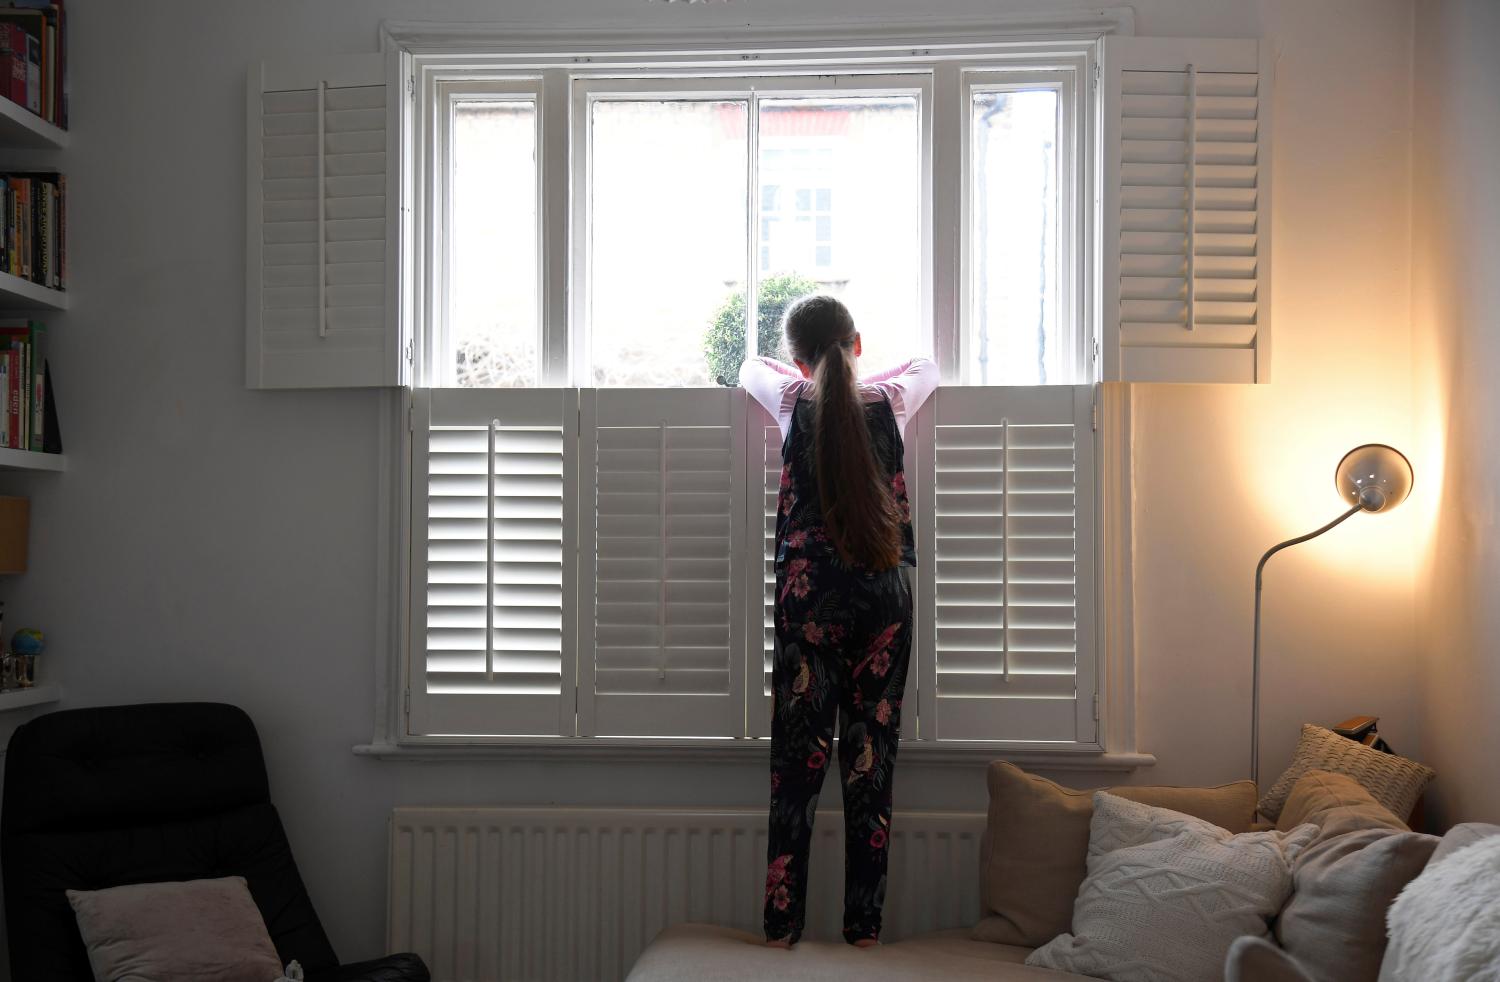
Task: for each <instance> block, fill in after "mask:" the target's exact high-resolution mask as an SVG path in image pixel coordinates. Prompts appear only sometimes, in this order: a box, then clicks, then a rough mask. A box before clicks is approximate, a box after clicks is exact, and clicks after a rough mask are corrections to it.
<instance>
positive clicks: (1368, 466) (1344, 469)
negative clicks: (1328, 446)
mask: <svg viewBox="0 0 1500 982" xmlns="http://www.w3.org/2000/svg"><path fill="white" fill-rule="evenodd" d="M1333 480H1334V484H1335V486H1336V487H1337V488H1338V492H1339V497H1341V498H1343V499H1344V501H1346V502H1347V503H1348V504H1349V505H1351V506H1352V505H1360V506H1362V507H1363V508H1364V510H1365V511H1389V510H1391V509H1392V508H1394V507H1396V506H1397V505H1399V504H1401V502H1403V501H1405V500H1406V496H1407V495H1409V494H1411V485H1412V480H1413V477H1412V470H1411V462H1410V461H1409V460H1407V459H1406V457H1405V456H1404V455H1402V453H1401V451H1399V450H1397V449H1396V448H1395V447H1388V446H1386V445H1385V444H1383V443H1367V444H1365V445H1364V446H1361V447H1355V448H1354V449H1353V450H1351V451H1349V452H1348V453H1346V454H1344V459H1343V460H1341V461H1339V466H1338V468H1337V469H1336V470H1335V471H1334V475H1333Z"/></svg>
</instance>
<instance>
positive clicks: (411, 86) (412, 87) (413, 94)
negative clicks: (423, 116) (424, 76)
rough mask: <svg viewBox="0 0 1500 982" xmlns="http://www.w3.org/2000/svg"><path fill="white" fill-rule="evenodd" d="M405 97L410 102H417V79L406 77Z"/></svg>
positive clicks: (411, 76)
mask: <svg viewBox="0 0 1500 982" xmlns="http://www.w3.org/2000/svg"><path fill="white" fill-rule="evenodd" d="M406 97H407V98H408V99H410V100H411V101H412V102H416V101H417V77H416V76H415V75H408V76H406Z"/></svg>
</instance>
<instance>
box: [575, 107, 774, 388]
mask: <svg viewBox="0 0 1500 982" xmlns="http://www.w3.org/2000/svg"><path fill="white" fill-rule="evenodd" d="M589 112H590V117H589V123H590V127H591V130H592V143H591V165H590V168H589V182H590V187H589V214H590V217H591V224H590V229H589V235H590V256H589V275H590V281H589V291H588V296H589V311H588V321H589V324H588V329H589V332H590V337H591V342H592V359H593V365H592V375H593V380H594V384H596V385H630V386H655V385H713V384H715V381H716V376H717V375H720V374H724V375H726V380H727V381H728V382H729V384H731V385H732V384H733V383H734V381H735V379H736V378H737V377H738V374H739V364H740V361H741V356H740V353H742V352H743V351H744V326H743V325H744V290H745V273H746V265H747V262H748V257H747V256H746V254H745V249H746V246H747V243H746V232H747V224H746V223H747V221H748V215H747V208H746V202H745V192H746V183H747V178H746V174H745V170H746V167H745V163H746V154H747V129H748V122H747V121H748V113H747V108H746V104H745V103H744V102H708V101H689V100H668V101H662V100H653V101H631V102H626V101H614V100H598V101H595V102H594V103H593V104H592V105H591V107H590V110H589ZM716 325H719V326H718V327H716ZM736 325H738V330H739V332H740V333H739V335H738V338H735V337H734V328H735V326H736Z"/></svg>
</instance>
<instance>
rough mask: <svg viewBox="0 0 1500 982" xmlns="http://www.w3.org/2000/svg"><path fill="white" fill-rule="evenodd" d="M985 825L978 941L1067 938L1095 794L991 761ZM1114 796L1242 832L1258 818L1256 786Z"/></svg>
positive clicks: (1125, 790) (1131, 791)
mask: <svg viewBox="0 0 1500 982" xmlns="http://www.w3.org/2000/svg"><path fill="white" fill-rule="evenodd" d="M987 778H988V783H989V791H990V811H989V822H988V824H987V825H986V827H985V833H984V838H983V840H982V841H981V843H980V861H979V862H980V879H979V883H980V892H981V897H982V900H983V904H984V909H985V911H986V912H987V915H988V916H986V917H984V918H983V919H982V920H981V921H980V922H979V923H978V924H977V925H976V926H975V928H974V937H975V939H977V940H980V941H993V942H998V943H1000V944H1010V945H1025V946H1027V947H1036V946H1037V945H1041V944H1046V943H1047V942H1048V941H1050V940H1052V939H1053V938H1055V937H1057V936H1058V935H1059V934H1063V933H1065V932H1066V931H1067V930H1068V928H1069V925H1070V924H1071V923H1072V920H1073V900H1074V898H1076V897H1077V896H1078V887H1079V885H1080V884H1082V883H1083V878H1084V875H1085V872H1086V869H1085V866H1086V863H1087V857H1088V848H1089V820H1090V818H1092V816H1093V814H1094V792H1093V791H1075V790H1073V789H1072V788H1065V787H1063V786H1062V785H1060V784H1056V783H1054V782H1052V781H1049V780H1047V779H1046V778H1044V777H1038V776H1036V775H1035V774H1028V773H1027V772H1025V771H1023V770H1021V768H1019V767H1016V766H1015V765H1014V764H1009V763H1006V762H1005V761H995V762H993V763H992V764H990V766H989V773H988V775H987ZM1109 791H1110V792H1111V793H1112V794H1115V795H1118V796H1119V797H1121V798H1126V799H1128V800H1131V801H1138V802H1140V803H1142V804H1146V805H1155V806H1157V807H1161V808H1170V809H1172V810H1174V811H1179V812H1183V813H1185V814H1188V815H1192V816H1194V817H1195V818H1201V819H1203V820H1205V821H1208V822H1212V823H1213V824H1214V825H1217V826H1219V827H1221V828H1224V829H1227V830H1228V831H1230V832H1245V831H1248V830H1249V828H1250V822H1251V820H1252V819H1253V818H1254V817H1255V785H1254V784H1253V783H1252V782H1250V781H1237V782H1235V783H1234V784H1225V785H1221V786H1219V787H1216V788H1170V787H1119V788H1110V789H1109Z"/></svg>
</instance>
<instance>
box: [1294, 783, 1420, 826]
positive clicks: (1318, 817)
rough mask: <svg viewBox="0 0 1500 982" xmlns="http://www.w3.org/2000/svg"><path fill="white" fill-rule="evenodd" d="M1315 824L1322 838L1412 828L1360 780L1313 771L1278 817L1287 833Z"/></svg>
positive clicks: (1296, 788)
mask: <svg viewBox="0 0 1500 982" xmlns="http://www.w3.org/2000/svg"><path fill="white" fill-rule="evenodd" d="M1309 822H1310V823H1312V824H1313V825H1316V826H1317V827H1318V829H1319V830H1320V832H1319V836H1318V837H1319V838H1320V839H1328V838H1332V837H1333V836H1336V835H1343V834H1344V833H1345V832H1357V831H1360V830H1361V829H1387V830H1389V831H1393V832H1409V831H1411V830H1410V829H1409V828H1408V827H1407V825H1406V823H1405V822H1403V821H1401V819H1399V818H1397V817H1396V815H1395V813H1394V812H1392V811H1391V810H1390V809H1389V808H1386V807H1385V806H1384V805H1382V804H1380V802H1378V801H1376V800H1375V798H1374V796H1372V795H1371V794H1370V792H1369V791H1367V790H1366V789H1365V787H1364V785H1362V784H1360V783H1359V782H1358V781H1356V780H1354V779H1353V778H1352V777H1349V776H1348V775H1346V774H1335V773H1334V772H1333V771H1323V770H1312V771H1308V772H1307V773H1306V774H1304V775H1303V776H1302V778H1301V779H1300V780H1299V781H1298V782H1297V783H1296V784H1294V785H1293V786H1292V790H1291V793H1290V794H1289V795H1287V799H1286V804H1285V805H1284V806H1282V809H1281V815H1280V816H1279V817H1278V818H1277V819H1276V828H1278V829H1280V830H1281V831H1283V832H1285V831H1287V830H1288V829H1294V828H1296V827H1297V826H1299V825H1306V824H1307V823H1309Z"/></svg>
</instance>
